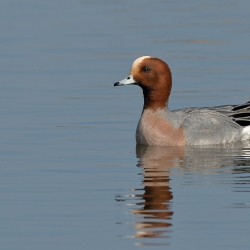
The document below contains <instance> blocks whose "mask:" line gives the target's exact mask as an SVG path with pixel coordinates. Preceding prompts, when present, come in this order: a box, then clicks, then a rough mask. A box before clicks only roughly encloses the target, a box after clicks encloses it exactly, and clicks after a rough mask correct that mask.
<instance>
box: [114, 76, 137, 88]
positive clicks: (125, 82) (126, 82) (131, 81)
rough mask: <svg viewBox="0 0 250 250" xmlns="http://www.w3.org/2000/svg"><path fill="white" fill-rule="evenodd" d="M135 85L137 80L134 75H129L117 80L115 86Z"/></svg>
mask: <svg viewBox="0 0 250 250" xmlns="http://www.w3.org/2000/svg"><path fill="white" fill-rule="evenodd" d="M133 84H134V85H135V84H137V82H136V81H135V80H134V78H133V76H132V75H129V76H128V77H127V78H124V79H123V80H121V81H119V82H116V83H115V84H114V86H126V85H133Z"/></svg>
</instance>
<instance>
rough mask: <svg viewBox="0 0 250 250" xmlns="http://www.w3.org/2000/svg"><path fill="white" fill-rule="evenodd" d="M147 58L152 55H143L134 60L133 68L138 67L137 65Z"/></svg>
mask: <svg viewBox="0 0 250 250" xmlns="http://www.w3.org/2000/svg"><path fill="white" fill-rule="evenodd" d="M146 58H151V56H142V57H139V58H137V59H136V60H135V61H134V62H133V64H132V68H134V67H137V66H138V65H139V64H140V63H141V62H142V61H143V60H144V59H146Z"/></svg>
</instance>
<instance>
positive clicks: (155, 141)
mask: <svg viewBox="0 0 250 250" xmlns="http://www.w3.org/2000/svg"><path fill="white" fill-rule="evenodd" d="M125 85H138V86H140V87H141V88H142V90H143V95H144V105H143V110H142V114H141V117H140V120H139V122H138V125H137V129H136V142H137V143H138V144H145V145H158V146H184V145H209V144H225V143H232V142H236V141H242V140H248V139H250V102H247V103H245V104H242V105H224V106H216V107H209V108H208V107H204V108H184V109H179V110H174V111H170V110H169V109H168V99H169V96H170V92H171V87H172V74H171V71H170V68H169V66H168V65H167V63H165V62H164V61H162V60H161V59H159V58H155V57H151V56H143V57H140V58H137V59H136V60H135V61H134V62H133V64H132V67H131V70H130V74H129V75H128V77H126V78H125V79H123V80H121V81H119V82H116V83H115V84H114V86H125Z"/></svg>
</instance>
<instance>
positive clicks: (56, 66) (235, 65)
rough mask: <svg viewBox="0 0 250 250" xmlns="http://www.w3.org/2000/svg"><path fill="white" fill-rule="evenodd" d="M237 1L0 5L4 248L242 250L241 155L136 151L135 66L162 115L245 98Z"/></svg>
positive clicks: (244, 13) (242, 16)
mask: <svg viewBox="0 0 250 250" xmlns="http://www.w3.org/2000/svg"><path fill="white" fill-rule="evenodd" d="M249 5H250V4H249V2H248V1H246V0H240V1H233V0H230V1H224V0H220V1H209V2H207V1H195V0H194V1H191V2H186V1H151V0H148V1H139V0H138V1H114V0H110V1H99V0H97V1H86V0H85V1H84V0H82V1H80V0H79V1H65V0H61V1H47V0H45V1H39V0H38V1H29V0H24V1H17V0H12V1H7V0H3V1H1V8H0V16H1V19H0V31H1V32H0V86H1V91H0V100H1V102H0V106H1V123H0V159H1V167H0V221H1V223H0V242H1V244H0V249H8V250H9V249H10V250H12V249H72V248H74V249H99V248H102V249H111V248H112V249H118V248H119V249H128V248H138V246H141V247H142V248H146V249H150V248H153V249H155V248H157V249H163V248H169V249H183V248H185V249H194V248H195V249H211V248H213V249H236V248H237V249H249V246H250V240H249V229H250V226H249V222H250V219H249V218H250V216H249V215H250V210H249V209H250V198H249V197H250V196H249V191H250V183H249V182H250V175H249V165H250V164H249V145H248V144H245V145H238V144H237V145H231V146H226V147H216V148H214V147H212V148H165V149H163V148H154V147H151V148H145V147H138V146H137V147H136V144H135V140H134V133H135V128H136V125H137V122H138V119H139V116H140V113H141V107H142V93H141V90H140V89H139V88H138V87H136V86H131V87H126V88H125V87H124V88H114V87H113V83H114V82H116V81H118V80H120V79H123V78H124V77H125V76H127V73H128V71H129V68H130V66H131V63H132V62H133V60H134V59H135V58H137V57H139V56H142V55H153V56H157V57H160V58H161V59H163V60H165V61H167V62H168V64H169V66H170V68H171V70H172V73H173V81H174V82H173V92H172V95H171V99H170V108H171V109H178V108H182V107H190V106H200V107H201V106H213V105H222V104H239V103H243V102H246V101H249V99H250V89H249V62H250V54H249V52H248V51H249V45H248V44H249V40H250V28H249V27H250V15H249V12H250V8H249V7H250V6H249Z"/></svg>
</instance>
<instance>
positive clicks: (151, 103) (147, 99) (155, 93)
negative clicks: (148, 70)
mask: <svg viewBox="0 0 250 250" xmlns="http://www.w3.org/2000/svg"><path fill="white" fill-rule="evenodd" d="M169 94H170V91H168V90H148V89H143V95H144V106H143V110H145V109H151V110H153V111H156V110H159V109H164V108H166V107H167V104H168V97H169Z"/></svg>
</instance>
